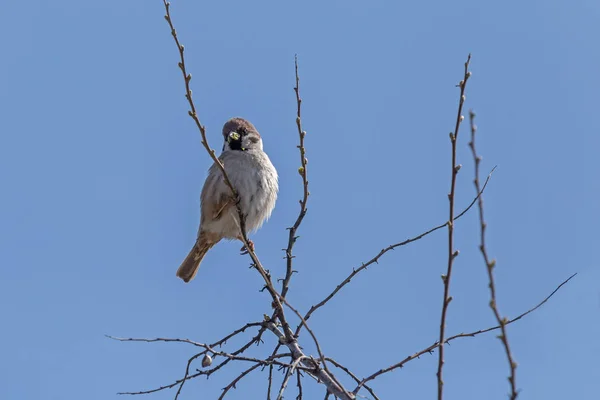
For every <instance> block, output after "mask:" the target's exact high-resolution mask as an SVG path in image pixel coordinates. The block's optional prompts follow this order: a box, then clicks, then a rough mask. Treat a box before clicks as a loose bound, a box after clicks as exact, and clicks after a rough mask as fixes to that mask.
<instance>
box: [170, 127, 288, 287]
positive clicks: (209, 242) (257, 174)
mask: <svg viewBox="0 0 600 400" xmlns="http://www.w3.org/2000/svg"><path fill="white" fill-rule="evenodd" d="M223 139H224V143H223V150H222V152H221V155H220V156H219V160H220V161H221V163H222V164H223V167H224V168H225V171H226V172H227V176H228V177H229V180H230V182H231V184H232V185H233V187H234V188H235V190H236V191H237V193H238V196H239V207H240V209H241V211H242V214H243V215H244V222H245V228H246V233H250V232H253V231H256V230H257V229H258V228H260V227H261V226H262V224H263V223H264V222H265V221H266V220H267V219H268V218H269V217H270V216H271V213H272V212H273V209H274V208H275V202H276V200H277V193H278V191H279V183H278V176H277V170H276V169H275V167H274V166H273V164H272V163H271V160H270V159H269V156H267V154H266V153H265V152H264V151H263V142H262V138H261V136H260V134H259V133H258V130H257V129H256V128H255V127H254V125H252V123H250V122H249V121H247V120H245V119H244V118H240V117H234V118H231V119H230V120H228V121H227V122H226V123H225V124H224V125H223ZM222 239H228V240H235V239H237V240H240V241H242V242H243V240H242V235H241V228H240V221H239V214H238V211H237V208H236V199H235V198H234V197H233V194H232V192H231V189H230V188H229V186H228V185H227V184H226V182H225V179H224V176H223V172H222V171H221V169H220V168H219V166H218V165H217V164H216V163H214V164H213V165H212V166H211V167H210V168H209V170H208V176H207V178H206V180H205V181H204V186H203V187H202V192H201V195H200V227H199V228H198V235H197V239H196V242H195V243H194V246H193V247H192V249H191V250H190V252H189V254H188V255H187V257H186V258H185V259H184V260H183V262H182V263H181V265H180V266H179V268H178V269H177V276H178V277H179V278H181V279H183V281H184V282H186V283H188V282H189V281H191V280H192V279H194V277H195V276H196V273H197V272H198V268H199V267H200V263H201V262H202V259H203V258H204V256H205V255H206V253H207V252H208V251H209V250H210V249H211V248H212V247H213V246H214V245H216V244H217V243H219V241H221V240H222ZM248 246H249V247H250V248H253V243H252V241H249V243H248ZM242 250H244V247H243V248H242ZM246 250H247V249H246Z"/></svg>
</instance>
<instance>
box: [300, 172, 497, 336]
mask: <svg viewBox="0 0 600 400" xmlns="http://www.w3.org/2000/svg"><path fill="white" fill-rule="evenodd" d="M493 171H494V170H492V171H491V172H490V174H489V175H488V177H487V179H486V180H485V182H484V184H483V187H482V188H481V191H480V192H479V193H478V194H477V196H476V197H475V198H474V199H473V200H472V201H471V203H469V205H468V206H467V207H466V208H465V209H464V210H462V212H461V213H460V214H458V215H457V216H456V217H455V218H454V221H456V220H458V219H459V218H461V217H462V216H463V215H465V214H466V213H467V212H468V211H469V210H470V209H471V207H473V205H474V204H475V203H476V202H477V199H478V198H479V196H481V195H482V194H483V192H484V191H485V188H486V187H487V184H488V182H489V181H490V178H491V177H492V172H493ZM445 226H448V221H446V222H444V223H443V224H441V225H438V226H436V227H435V228H431V229H429V230H428V231H426V232H423V233H421V234H420V235H417V236H415V237H412V238H410V239H406V240H405V241H403V242H399V243H395V244H392V245H390V246H388V247H386V248H385V249H382V250H381V251H380V252H379V253H378V254H377V255H376V256H375V257H373V258H371V259H370V260H369V261H367V262H366V263H362V264H361V266H360V267H358V268H354V269H352V272H351V273H350V275H348V277H347V278H346V279H344V280H343V281H342V282H341V283H340V284H339V285H337V286H336V287H335V289H334V290H333V291H332V292H331V293H330V294H329V295H327V297H325V298H324V299H323V300H321V301H320V302H318V303H317V304H315V305H313V306H312V307H311V308H310V310H308V312H307V313H306V315H305V316H304V319H305V320H308V319H309V318H310V317H311V315H312V314H313V313H314V312H315V311H317V310H318V309H319V308H321V307H323V306H324V305H325V304H327V302H328V301H329V300H331V299H332V298H333V297H334V296H335V295H336V294H337V293H338V292H339V291H340V290H341V289H342V288H343V287H344V286H346V285H347V284H348V283H350V281H351V280H352V278H354V277H355V276H356V275H358V274H359V273H360V272H361V271H362V270H365V269H367V267H369V266H371V265H372V264H375V263H379V259H380V258H381V256H383V255H384V254H385V253H387V252H389V251H390V250H394V249H396V248H397V247H401V246H405V245H407V244H409V243H412V242H416V241H417V240H420V239H422V238H424V237H425V236H427V235H429V234H430V233H433V232H435V231H437V230H439V229H442V228H443V227H445ZM301 327H302V324H300V325H299V326H298V328H296V332H295V335H298V334H299V333H300V329H301Z"/></svg>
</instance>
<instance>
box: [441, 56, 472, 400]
mask: <svg viewBox="0 0 600 400" xmlns="http://www.w3.org/2000/svg"><path fill="white" fill-rule="evenodd" d="M470 61H471V54H469V56H468V57H467V61H466V62H465V74H464V77H463V80H462V81H460V83H459V87H460V99H459V103H458V112H457V115H456V125H455V127H454V133H452V132H450V142H451V143H452V175H451V176H452V178H451V184H450V193H449V194H448V202H449V205H450V207H449V217H448V268H447V269H446V274H445V275H442V280H443V282H444V299H443V300H444V301H443V303H442V316H441V318H440V340H439V342H440V343H441V344H440V351H439V353H438V356H439V357H438V369H437V394H438V396H437V397H438V400H442V398H443V393H444V380H443V377H442V374H443V368H444V335H445V331H446V314H447V312H448V305H449V304H450V302H451V301H452V297H451V296H450V278H451V277H452V265H453V263H454V259H455V258H456V257H457V256H458V250H456V251H455V250H454V198H455V189H456V175H457V174H458V171H459V170H460V167H461V166H460V165H457V164H456V143H457V139H458V131H459V128H460V123H461V122H462V121H463V119H464V116H463V115H462V108H463V104H464V102H465V88H466V86H467V80H468V79H469V76H471V74H470V73H469V62H470Z"/></svg>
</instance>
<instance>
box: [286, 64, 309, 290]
mask: <svg viewBox="0 0 600 400" xmlns="http://www.w3.org/2000/svg"><path fill="white" fill-rule="evenodd" d="M294 67H295V68H294V69H295V71H296V86H295V87H294V92H295V93H296V104H297V111H296V127H297V128H298V136H299V137H300V144H299V145H298V149H299V150H300V151H299V152H300V165H301V167H300V168H298V173H299V174H300V176H301V177H302V187H303V196H302V200H300V201H299V203H300V213H299V214H298V218H296V222H294V225H293V226H292V227H291V228H288V230H289V238H288V245H287V249H286V250H285V258H286V273H285V278H284V279H283V284H282V286H281V296H282V297H285V296H286V295H287V292H288V289H289V285H290V280H291V278H292V274H293V273H294V270H293V269H292V260H293V258H294V256H293V255H292V249H293V248H294V244H295V243H296V239H298V236H296V231H297V230H298V228H299V227H300V224H301V223H302V220H303V219H304V216H305V215H306V211H307V210H306V203H307V202H308V196H309V194H310V193H309V192H308V178H307V170H306V163H307V160H306V149H305V148H304V137H305V136H306V131H303V130H302V119H301V117H300V114H301V105H302V98H300V77H299V75H298V56H297V55H296V56H295V57H294Z"/></svg>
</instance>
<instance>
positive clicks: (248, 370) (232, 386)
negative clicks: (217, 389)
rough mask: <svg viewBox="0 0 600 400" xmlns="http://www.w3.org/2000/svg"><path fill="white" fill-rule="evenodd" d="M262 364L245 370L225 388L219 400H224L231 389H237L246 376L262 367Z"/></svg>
mask: <svg viewBox="0 0 600 400" xmlns="http://www.w3.org/2000/svg"><path fill="white" fill-rule="evenodd" d="M260 365H261V364H255V365H253V366H251V367H250V368H248V369H247V370H245V371H244V372H242V373H241V374H240V375H239V376H238V377H237V378H235V379H234V380H233V381H232V382H231V383H230V384H229V385H227V386H225V387H224V388H223V393H221V395H220V396H219V400H222V399H223V398H224V397H225V395H226V394H227V392H228V391H229V390H230V389H231V388H234V389H235V385H236V384H237V383H238V382H239V381H240V380H241V379H242V378H243V377H245V376H246V375H248V374H249V373H250V372H252V371H254V370H255V369H256V368H258V367H260Z"/></svg>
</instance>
